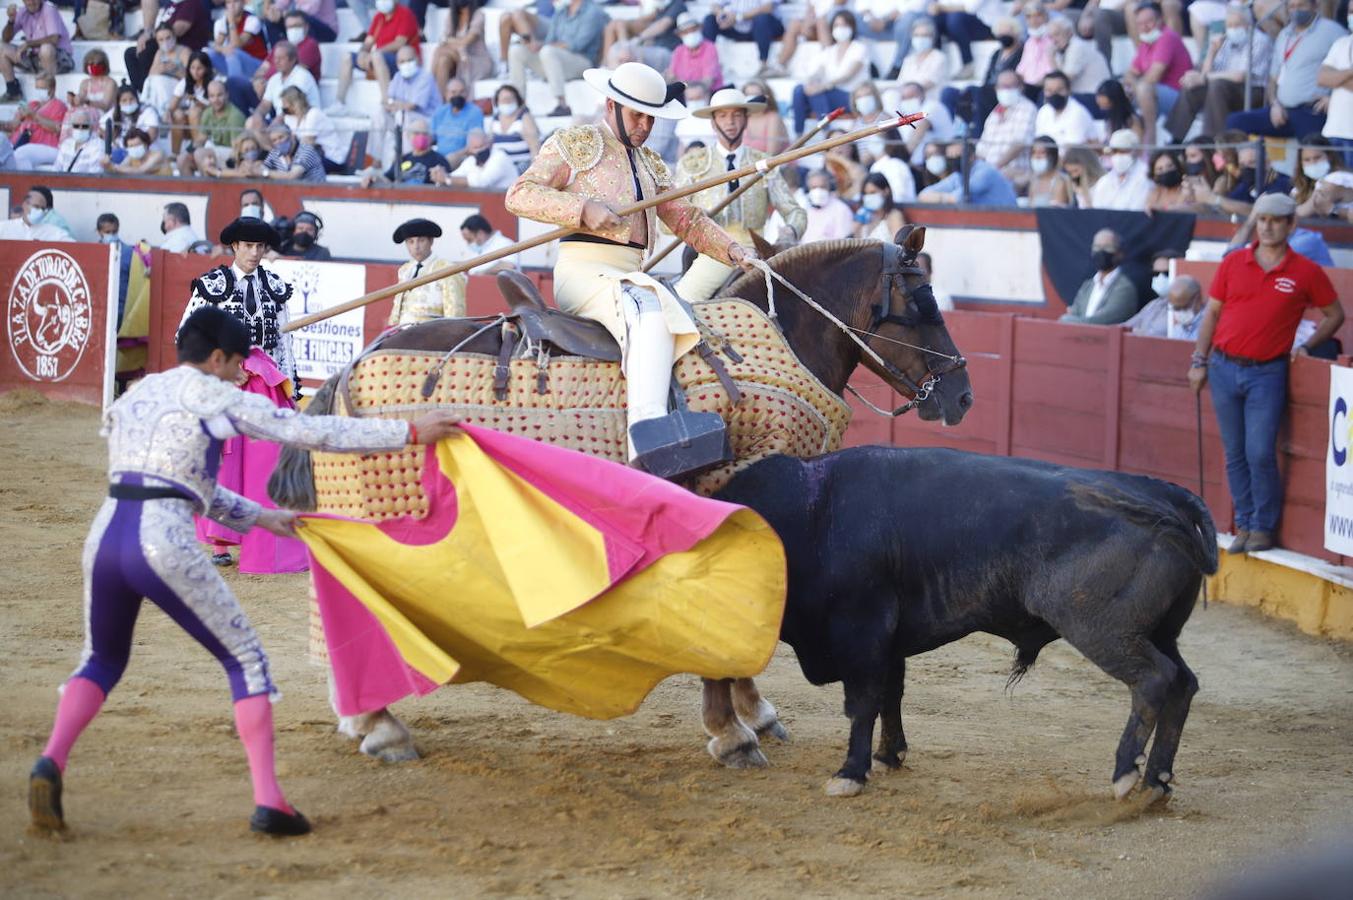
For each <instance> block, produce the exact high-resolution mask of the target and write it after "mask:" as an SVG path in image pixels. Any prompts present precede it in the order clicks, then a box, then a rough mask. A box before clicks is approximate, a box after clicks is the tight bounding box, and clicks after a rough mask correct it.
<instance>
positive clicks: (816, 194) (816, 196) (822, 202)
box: [808, 187, 832, 209]
mask: <svg viewBox="0 0 1353 900" xmlns="http://www.w3.org/2000/svg"><path fill="white" fill-rule="evenodd" d="M831 197H832V195H831V191H829V190H827V189H826V188H823V187H815V188H813V189H812V190H810V191H809V192H808V202H809V203H811V204H813V205H814V206H816V207H817V208H818V209H821V208H822V207H824V206H826V205H827V201H828V200H830V199H831Z"/></svg>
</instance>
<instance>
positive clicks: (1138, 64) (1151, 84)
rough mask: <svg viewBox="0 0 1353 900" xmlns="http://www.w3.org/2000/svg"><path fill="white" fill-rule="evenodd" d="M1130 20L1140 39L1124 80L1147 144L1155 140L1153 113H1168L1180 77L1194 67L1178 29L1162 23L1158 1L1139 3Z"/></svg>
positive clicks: (1174, 99) (1166, 115)
mask: <svg viewBox="0 0 1353 900" xmlns="http://www.w3.org/2000/svg"><path fill="white" fill-rule="evenodd" d="M1133 21H1135V22H1136V23H1137V38H1138V40H1139V41H1140V43H1139V44H1138V45H1137V53H1136V55H1135V56H1133V57H1132V65H1130V66H1128V70H1127V72H1126V73H1125V74H1124V76H1123V83H1124V85H1125V86H1126V87H1127V88H1128V90H1130V91H1131V92H1132V95H1133V96H1134V97H1135V98H1136V100H1137V109H1139V110H1140V111H1141V115H1142V128H1143V131H1142V143H1144V144H1147V145H1148V146H1149V145H1151V144H1154V143H1155V142H1156V117H1157V115H1161V116H1165V117H1166V118H1168V117H1169V115H1170V112H1171V111H1172V110H1173V109H1174V105H1175V101H1177V100H1178V99H1179V87H1180V79H1181V78H1183V77H1184V73H1186V72H1188V71H1189V70H1190V69H1192V68H1193V58H1192V57H1191V56H1189V51H1188V48H1187V47H1185V46H1184V39H1183V38H1181V37H1180V36H1179V33H1178V32H1176V31H1174V30H1173V29H1171V28H1168V27H1166V26H1165V24H1164V20H1163V18H1162V17H1161V8H1160V5H1159V4H1157V3H1153V2H1147V3H1142V4H1140V5H1138V7H1137V11H1136V12H1135V13H1134V14H1133Z"/></svg>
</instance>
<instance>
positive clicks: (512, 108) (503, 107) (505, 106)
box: [498, 103, 517, 116]
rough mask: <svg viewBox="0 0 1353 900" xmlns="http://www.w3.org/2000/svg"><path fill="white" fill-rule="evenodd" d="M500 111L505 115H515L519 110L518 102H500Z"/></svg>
mask: <svg viewBox="0 0 1353 900" xmlns="http://www.w3.org/2000/svg"><path fill="white" fill-rule="evenodd" d="M498 112H499V114H501V115H504V116H511V115H515V114H516V112H517V104H515V103H500V104H498Z"/></svg>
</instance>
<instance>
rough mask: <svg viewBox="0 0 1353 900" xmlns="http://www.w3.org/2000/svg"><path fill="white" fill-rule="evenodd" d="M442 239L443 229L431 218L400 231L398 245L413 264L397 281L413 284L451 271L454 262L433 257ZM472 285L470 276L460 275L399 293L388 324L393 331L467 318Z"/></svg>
mask: <svg viewBox="0 0 1353 900" xmlns="http://www.w3.org/2000/svg"><path fill="white" fill-rule="evenodd" d="M441 236H442V228H441V226H440V225H438V224H437V223H436V222H433V221H430V220H428V219H410V220H409V221H407V222H405V223H404V224H403V225H400V226H399V227H398V228H396V229H395V234H394V242H395V243H396V244H403V245H404V249H405V250H407V251H408V253H409V261H408V262H406V263H405V264H404V265H402V266H400V267H399V272H398V273H397V276H396V280H398V281H411V280H413V279H414V278H421V277H422V276H424V275H427V274H429V273H431V272H439V271H441V270H442V269H447V268H450V266H451V263H449V262H447V261H446V260H444V259H442V258H441V257H438V256H433V255H432V242H433V241H434V240H436V239H437V238H439V237H441ZM468 283H469V279H468V278H467V277H466V274H465V273H464V272H460V273H458V274H456V275H448V276H447V277H445V278H442V279H439V280H437V281H434V282H432V283H431V284H425V285H423V286H422V287H417V288H413V289H412V290H408V291H402V292H401V293H398V294H396V295H395V302H394V305H393V306H392V307H391V308H390V320H389V323H388V324H389V325H390V326H391V327H392V328H393V327H396V326H403V325H417V324H419V323H420V322H430V321H432V320H433V319H440V318H443V317H445V318H457V317H460V316H464V315H465V286H466V285H467V284H468Z"/></svg>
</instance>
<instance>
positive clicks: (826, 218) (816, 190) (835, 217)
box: [801, 169, 855, 244]
mask: <svg viewBox="0 0 1353 900" xmlns="http://www.w3.org/2000/svg"><path fill="white" fill-rule="evenodd" d="M806 184H807V188H808V189H807V191H805V195H806V199H807V203H806V205H805V206H804V208H805V209H806V210H807V212H808V225H807V226H806V227H805V228H804V230H803V237H802V239H801V241H802V243H805V244H808V243H811V242H813V241H832V240H836V239H838V238H848V237H850V236H851V235H852V234H853V233H854V231H855V221H854V215H853V214H852V213H851V211H850V207H849V206H846V204H845V203H844V202H842V201H841V199H840V198H839V197H837V196H836V181H835V180H834V179H833V178H832V176H831V175H830V173H828V172H827V171H826V170H825V169H816V170H814V171H812V172H809V173H808V179H807V182H806Z"/></svg>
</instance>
